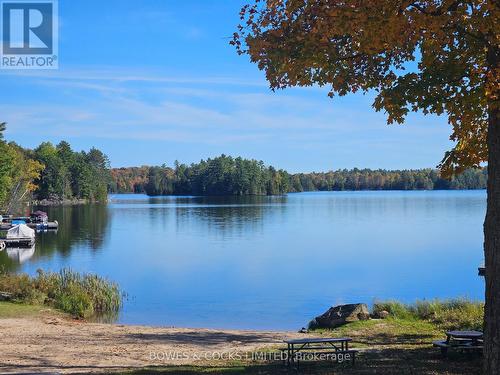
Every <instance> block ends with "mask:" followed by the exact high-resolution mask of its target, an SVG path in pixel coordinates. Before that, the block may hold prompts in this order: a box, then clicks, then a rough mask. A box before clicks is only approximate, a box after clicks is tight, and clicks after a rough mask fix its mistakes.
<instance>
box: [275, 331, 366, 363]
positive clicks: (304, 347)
mask: <svg viewBox="0 0 500 375" xmlns="http://www.w3.org/2000/svg"><path fill="white" fill-rule="evenodd" d="M351 341H352V339H351V338H349V337H320V338H304V339H293V340H285V341H284V342H285V343H286V344H287V348H286V352H287V356H286V360H287V365H288V366H290V365H291V364H292V363H294V362H297V364H298V361H299V358H298V353H299V352H307V353H310V354H313V355H314V354H337V355H338V354H341V355H346V354H349V355H352V363H353V364H354V360H355V355H356V352H357V351H356V350H349V342H351Z"/></svg>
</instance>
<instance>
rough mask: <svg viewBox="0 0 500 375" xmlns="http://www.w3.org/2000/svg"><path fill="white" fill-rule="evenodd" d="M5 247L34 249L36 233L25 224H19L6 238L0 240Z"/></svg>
mask: <svg viewBox="0 0 500 375" xmlns="http://www.w3.org/2000/svg"><path fill="white" fill-rule="evenodd" d="M0 242H1V243H2V244H3V245H0V247H1V248H5V247H32V246H33V245H34V244H35V231H34V230H33V229H31V228H30V227H28V226H27V225H25V224H17V225H14V226H13V227H12V228H10V229H9V230H7V234H6V235H5V238H2V239H0Z"/></svg>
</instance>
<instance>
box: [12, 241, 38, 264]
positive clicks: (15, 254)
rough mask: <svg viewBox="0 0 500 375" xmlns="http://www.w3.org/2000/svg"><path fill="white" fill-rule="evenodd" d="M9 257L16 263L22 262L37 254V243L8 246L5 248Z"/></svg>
mask: <svg viewBox="0 0 500 375" xmlns="http://www.w3.org/2000/svg"><path fill="white" fill-rule="evenodd" d="M5 252H6V253H7V256H8V257H9V259H11V260H12V261H14V262H15V263H19V264H22V263H24V262H26V261H27V260H28V259H30V258H31V257H32V256H33V254H35V245H33V246H31V247H8V248H7V249H5Z"/></svg>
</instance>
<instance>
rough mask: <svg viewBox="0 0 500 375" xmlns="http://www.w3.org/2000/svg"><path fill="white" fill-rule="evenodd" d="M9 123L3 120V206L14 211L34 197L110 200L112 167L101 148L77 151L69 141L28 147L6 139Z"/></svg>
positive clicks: (0, 139)
mask: <svg viewBox="0 0 500 375" xmlns="http://www.w3.org/2000/svg"><path fill="white" fill-rule="evenodd" d="M5 127H6V124H5V123H0V210H2V211H6V212H10V211H11V210H13V209H14V207H15V206H16V205H17V204H18V203H19V202H23V201H30V200H37V201H42V200H47V201H51V202H62V201H76V200H80V201H88V202H96V201H99V202H105V201H106V200H107V193H108V187H109V185H110V182H111V175H110V167H109V160H108V158H107V156H106V155H105V154H104V153H102V152H101V151H100V150H98V149H96V148H91V149H90V150H89V151H88V152H86V151H80V152H77V151H73V150H72V149H71V146H70V144H69V143H68V142H66V141H61V142H59V143H58V144H57V145H53V144H52V143H50V142H43V143H41V144H40V145H39V146H38V147H37V148H35V149H33V150H31V149H26V148H23V147H21V146H19V145H17V144H16V143H14V142H7V141H5V140H4V137H3V132H4V130H5Z"/></svg>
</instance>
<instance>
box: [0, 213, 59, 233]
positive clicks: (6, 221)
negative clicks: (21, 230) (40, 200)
mask: <svg viewBox="0 0 500 375" xmlns="http://www.w3.org/2000/svg"><path fill="white" fill-rule="evenodd" d="M18 224H25V225H27V226H28V227H30V228H31V229H34V230H36V231H46V230H57V229H58V228H59V223H58V222H57V220H54V221H49V218H48V216H47V213H46V212H43V211H35V212H33V213H32V214H31V215H30V216H19V217H14V216H12V215H8V216H3V217H1V216H0V230H9V229H11V228H13V227H14V226H15V225H18Z"/></svg>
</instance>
